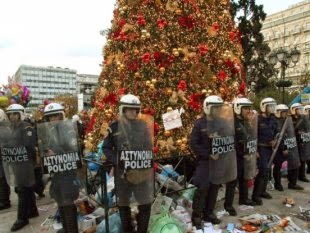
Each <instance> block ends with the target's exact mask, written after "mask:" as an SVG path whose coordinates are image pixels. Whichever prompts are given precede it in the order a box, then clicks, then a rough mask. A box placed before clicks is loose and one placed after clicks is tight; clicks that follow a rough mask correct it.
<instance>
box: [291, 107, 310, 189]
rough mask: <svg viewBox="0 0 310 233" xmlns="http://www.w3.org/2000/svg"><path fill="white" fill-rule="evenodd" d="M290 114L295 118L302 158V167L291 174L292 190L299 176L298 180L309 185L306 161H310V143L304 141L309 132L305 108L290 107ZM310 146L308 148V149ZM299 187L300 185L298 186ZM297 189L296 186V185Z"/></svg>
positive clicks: (294, 122)
mask: <svg viewBox="0 0 310 233" xmlns="http://www.w3.org/2000/svg"><path fill="white" fill-rule="evenodd" d="M290 112H291V115H292V118H293V124H294V128H295V135H296V138H297V144H298V150H299V158H300V167H299V169H298V171H292V172H291V173H290V177H288V178H291V179H292V182H291V184H290V186H291V188H293V187H294V184H296V182H297V181H295V178H294V177H295V176H297V174H298V179H299V180H300V181H303V182H307V183H309V182H310V181H309V180H308V179H307V177H306V161H307V160H308V159H309V156H310V154H309V152H308V153H307V151H308V150H309V142H304V141H303V138H304V137H303V135H304V134H305V133H307V132H310V131H309V126H308V122H307V120H306V118H305V116H304V114H303V113H304V112H303V106H302V105H301V104H300V103H295V104H292V106H291V107H290ZM307 146H308V148H307ZM297 186H299V185H297ZM295 188H296V185H295Z"/></svg>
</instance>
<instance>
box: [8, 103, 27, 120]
mask: <svg viewBox="0 0 310 233" xmlns="http://www.w3.org/2000/svg"><path fill="white" fill-rule="evenodd" d="M16 113H18V114H19V116H20V120H21V121H23V120H24V119H25V108H24V107H23V106H22V105H20V104H11V105H10V106H9V107H8V108H7V109H6V115H7V116H8V118H10V114H16Z"/></svg>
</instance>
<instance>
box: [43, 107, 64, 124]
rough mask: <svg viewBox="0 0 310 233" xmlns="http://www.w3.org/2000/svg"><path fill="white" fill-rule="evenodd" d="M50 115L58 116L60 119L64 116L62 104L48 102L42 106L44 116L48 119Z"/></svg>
mask: <svg viewBox="0 0 310 233" xmlns="http://www.w3.org/2000/svg"><path fill="white" fill-rule="evenodd" d="M51 116H60V119H64V118H65V112H64V108H63V106H62V105H60V104H58V103H50V104H48V105H46V106H45V108H44V117H45V118H46V119H47V120H48V118H49V117H51Z"/></svg>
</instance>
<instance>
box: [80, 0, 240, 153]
mask: <svg viewBox="0 0 310 233" xmlns="http://www.w3.org/2000/svg"><path fill="white" fill-rule="evenodd" d="M229 7H230V3H229V0H118V2H117V4H116V8H115V10H114V18H113V21H112V27H111V29H110V30H108V31H107V43H106V44H105V46H104V49H103V54H104V59H103V69H102V72H101V75H100V79H99V86H98V88H97V90H96V93H95V96H94V101H93V106H94V108H93V109H92V112H91V120H90V124H89V127H88V132H89V133H88V139H87V142H86V146H87V147H88V148H89V149H95V148H96V146H97V144H98V143H99V141H100V140H102V139H104V137H105V135H106V134H107V128H108V125H109V123H111V121H113V120H115V119H116V118H117V115H118V100H119V99H120V97H121V96H122V95H123V94H126V93H131V94H134V95H137V96H138V97H139V98H140V100H141V103H142V109H141V112H142V113H144V114H149V115H152V116H153V117H154V135H155V147H154V151H155V153H156V154H157V156H160V157H167V156H172V155H179V154H187V153H189V151H188V135H189V133H190V132H191V129H192V127H193V124H194V121H195V120H196V119H197V117H199V116H200V115H201V113H202V103H203V100H204V98H205V97H206V96H208V95H211V94H215V95H220V96H221V97H222V98H223V99H224V100H225V101H230V100H232V99H233V98H234V97H236V96H237V95H238V94H243V93H244V92H245V83H244V81H243V80H244V77H243V75H242V74H243V72H242V67H241V54H242V48H241V44H240V34H239V32H238V30H237V29H236V27H235V25H234V22H233V20H232V18H231V15H230V13H229ZM176 110H177V111H176ZM172 112H173V113H174V116H172V118H173V117H177V118H178V116H179V115H180V118H181V121H182V126H181V127H180V125H178V126H177V128H173V129H170V130H167V129H169V127H167V125H165V127H164V123H163V114H165V113H168V115H169V113H172ZM172 115H173V114H172ZM168 119H169V116H168Z"/></svg>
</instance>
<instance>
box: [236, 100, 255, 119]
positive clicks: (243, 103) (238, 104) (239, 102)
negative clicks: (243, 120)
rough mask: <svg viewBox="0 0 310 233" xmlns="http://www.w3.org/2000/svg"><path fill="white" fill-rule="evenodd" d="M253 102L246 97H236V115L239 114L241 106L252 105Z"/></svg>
mask: <svg viewBox="0 0 310 233" xmlns="http://www.w3.org/2000/svg"><path fill="white" fill-rule="evenodd" d="M252 105H253V103H252V102H251V101H250V100H249V99H247V98H238V99H236V100H235V101H234V105H233V107H234V112H235V114H237V115H241V109H242V107H252Z"/></svg>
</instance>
